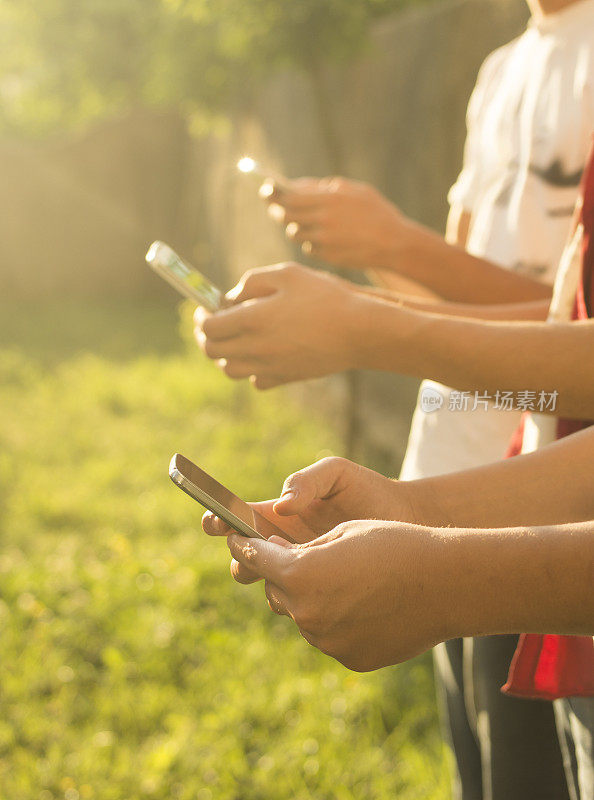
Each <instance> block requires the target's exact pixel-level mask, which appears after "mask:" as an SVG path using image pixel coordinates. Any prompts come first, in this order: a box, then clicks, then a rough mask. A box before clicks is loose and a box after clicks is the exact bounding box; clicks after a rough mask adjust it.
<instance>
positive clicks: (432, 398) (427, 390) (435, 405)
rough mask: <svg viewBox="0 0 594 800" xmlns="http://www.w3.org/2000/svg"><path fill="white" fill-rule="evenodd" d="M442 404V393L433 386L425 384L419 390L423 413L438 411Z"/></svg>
mask: <svg viewBox="0 0 594 800" xmlns="http://www.w3.org/2000/svg"><path fill="white" fill-rule="evenodd" d="M442 406H443V395H442V393H441V392H439V391H438V390H437V389H434V388H433V386H425V387H424V388H423V389H422V390H421V410H422V411H423V412H424V413H425V414H430V413H431V412H432V411H439V409H440V408H441V407H442Z"/></svg>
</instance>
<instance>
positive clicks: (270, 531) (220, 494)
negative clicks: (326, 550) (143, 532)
mask: <svg viewBox="0 0 594 800" xmlns="http://www.w3.org/2000/svg"><path fill="white" fill-rule="evenodd" d="M169 477H170V478H171V480H172V481H173V482H174V483H175V485H176V486H178V487H179V488H180V489H181V490H182V491H184V492H185V493H186V494H189V495H190V497H192V498H193V499H194V500H197V501H198V502H199V503H200V504H201V505H203V506H204V507H205V508H207V509H208V510H209V511H212V512H213V514H216V515H217V517H220V518H221V519H222V520H224V521H225V522H226V523H227V525H229V526H230V527H231V528H233V529H234V530H236V531H237V533H240V534H241V535H242V536H247V537H248V538H254V537H255V538H257V539H268V538H269V537H270V536H273V535H276V536H281V537H282V538H283V539H286V540H287V541H289V542H294V541H295V540H294V539H293V538H292V537H291V536H289V535H288V534H287V533H285V531H283V530H281V529H280V528H278V527H277V526H276V525H275V524H274V523H272V522H270V521H269V520H267V519H266V518H265V517H263V516H262V514H258V512H257V511H254V509H253V508H252V507H251V506H249V505H248V504H247V503H246V502H244V501H243V500H241V499H240V498H239V497H237V495H236V494H233V492H232V491H231V490H230V489H227V488H226V487H225V486H223V485H222V484H220V483H219V482H218V481H216V480H215V479H214V478H212V477H211V476H210V475H209V474H208V473H207V472H204V470H203V469H200V467H198V466H196V464H194V463H192V462H191V461H190V459H189V458H186V457H185V456H182V455H180V454H179V453H176V454H175V455H174V456H173V458H172V459H171V462H170V464H169Z"/></svg>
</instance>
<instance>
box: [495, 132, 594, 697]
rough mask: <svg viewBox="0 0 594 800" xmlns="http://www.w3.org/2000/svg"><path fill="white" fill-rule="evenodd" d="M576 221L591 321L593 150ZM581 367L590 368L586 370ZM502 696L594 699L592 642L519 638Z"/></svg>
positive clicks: (578, 312)
mask: <svg viewBox="0 0 594 800" xmlns="http://www.w3.org/2000/svg"><path fill="white" fill-rule="evenodd" d="M581 199H582V208H581V212H580V215H579V219H578V221H581V222H582V224H583V226H584V235H583V240H582V254H581V256H582V270H581V279H580V283H579V287H578V291H577V296H576V301H575V307H574V312H573V318H574V319H588V318H590V317H592V315H593V314H592V311H593V309H594V146H593V148H592V150H591V152H590V158H589V160H588V163H587V165H586V170H585V172H584V177H583V180H582V187H581ZM585 368H588V369H589V365H588V366H587V367H585ZM590 424H592V423H591V422H580V421H577V420H563V419H561V420H559V423H558V426H557V438H561V437H563V436H567V435H569V434H570V433H575V432H576V431H578V430H580V429H582V428H585V427H587V426H588V425H590ZM522 433H523V425H521V426H520V428H519V429H518V431H516V433H515V434H514V437H513V439H512V442H511V443H510V448H509V451H508V453H507V455H508V456H514V455H518V453H520V452H521V448H522ZM502 691H503V692H505V693H506V694H511V695H516V696H518V697H535V698H541V699H544V700H556V699H558V698H560V697H594V640H593V639H592V637H591V636H556V635H552V634H545V635H540V634H529V633H523V634H521V636H520V639H519V641H518V647H517V649H516V652H515V655H514V657H513V659H512V663H511V666H510V670H509V676H508V679H507V683H506V684H505V686H503V688H502Z"/></svg>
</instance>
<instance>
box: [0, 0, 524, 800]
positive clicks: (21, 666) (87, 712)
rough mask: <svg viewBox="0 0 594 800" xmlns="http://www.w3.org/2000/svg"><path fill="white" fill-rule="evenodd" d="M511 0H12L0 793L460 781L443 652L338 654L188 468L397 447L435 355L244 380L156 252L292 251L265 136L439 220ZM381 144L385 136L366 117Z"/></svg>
mask: <svg viewBox="0 0 594 800" xmlns="http://www.w3.org/2000/svg"><path fill="white" fill-rule="evenodd" d="M524 19H525V12H524V10H523V5H522V4H521V2H520V0H440V2H439V3H438V2H433V3H429V2H428V3H420V2H415V1H414V0H409V1H407V0H357V2H352V0H302V2H299V3H294V2H290V0H216V2H214V0H44V2H43V3H39V2H37V1H36V0H3V2H2V3H1V4H0V176H1V177H0V180H1V181H2V188H3V192H2V199H1V200H0V212H1V213H0V297H1V300H0V535H1V537H2V538H1V546H0V798H2V800H4V798H6V800H58V798H64V800H85V799H86V798H100V800H136V798H157V799H158V800H165V799H166V798H167V800H169V798H172V799H173V800H175V799H176V798H183V800H186V799H187V800H190V798H191V800H261V799H263V798H266V799H267V800H268V798H270V799H271V800H277V798H278V800H289V798H290V799H291V800H305V798H308V800H313V798H315V800H324V798H328V800H330V798H339V800H360V799H361V798H370V797H373V798H380V799H381V800H383V799H384V798H386V799H387V798H392V797H399V798H402V799H403V800H413V798H428V800H442V799H445V798H447V797H448V796H449V795H448V788H447V786H448V781H447V775H446V764H445V756H444V752H443V748H442V745H441V743H440V739H439V735H438V731H437V722H436V711H435V703H434V696H433V686H432V680H431V672H430V666H429V661H428V659H427V658H422V659H419V660H417V661H415V662H413V663H411V664H408V665H403V666H401V667H399V668H398V669H392V670H383V671H381V672H379V673H376V674H371V675H364V676H361V675H355V674H351V673H348V672H347V671H346V670H345V669H343V668H342V667H340V666H339V665H337V664H336V663H335V662H333V661H331V660H330V659H328V658H326V657H324V656H322V655H321V654H319V653H317V652H316V651H314V650H313V649H312V648H310V647H308V646H307V645H306V644H305V642H304V641H302V640H301V639H300V638H299V636H298V635H297V634H296V632H295V630H294V629H293V628H292V627H291V625H290V624H289V623H288V621H287V620H286V619H278V618H276V617H274V616H273V615H272V614H270V612H269V611H268V609H267V607H266V605H265V603H264V600H263V595H262V591H261V588H260V587H240V586H238V585H236V584H234V583H233V582H232V581H231V580H230V578H229V576H228V574H227V562H228V555H227V551H226V548H225V547H224V544H222V543H221V542H213V541H210V540H206V537H204V536H203V535H202V534H201V532H200V524H199V520H200V515H201V511H200V508H199V507H198V506H197V505H196V504H192V503H191V502H190V500H189V499H188V498H186V497H184V496H183V495H181V494H180V493H179V492H178V491H177V490H176V489H175V488H174V487H173V486H172V485H171V484H170V483H169V481H168V478H167V465H168V461H169V457H170V456H171V454H172V452H174V451H175V450H180V451H181V452H184V453H186V454H187V455H188V456H190V457H192V458H193V459H194V460H196V461H198V462H199V463H200V464H201V465H202V466H204V467H205V468H206V469H208V470H210V471H212V472H213V473H214V474H215V475H216V476H217V477H218V478H219V479H221V480H222V481H223V482H225V483H227V484H228V485H229V486H230V487H231V488H232V489H234V490H235V491H236V492H237V493H239V494H241V495H242V496H244V497H246V498H247V499H261V498H264V497H271V496H274V495H275V494H277V492H278V489H279V487H280V485H281V483H282V480H283V479H284V478H285V477H286V475H287V474H289V473H290V472H291V471H293V470H295V469H298V468H300V467H302V466H304V465H305V464H308V463H310V462H312V461H313V460H315V459H316V458H318V457H320V456H321V455H324V454H327V453H329V452H333V453H338V454H342V453H344V452H345V446H346V444H348V446H349V452H351V454H352V453H353V452H354V453H356V455H357V456H358V458H359V459H360V460H362V461H364V462H365V463H367V464H368V465H370V466H373V467H375V468H380V469H382V470H384V471H385V472H386V473H387V474H392V475H393V474H395V473H396V472H397V469H398V463H399V459H400V456H401V454H402V449H403V445H404V442H405V437H406V431H407V426H408V416H409V413H410V407H411V403H412V400H413V397H414V392H415V384H414V382H411V381H405V380H402V379H399V378H397V377H395V376H391V377H388V376H378V375H361V376H359V377H358V378H357V380H356V381H353V379H352V378H350V379H348V380H346V381H345V380H344V379H343V378H340V377H338V378H332V379H328V380H324V381H316V382H314V383H313V384H311V385H307V386H305V387H301V388H299V389H296V390H291V391H286V390H276V391H274V392H272V393H269V394H266V395H258V394H255V393H254V392H253V391H252V390H251V389H250V388H249V387H248V386H247V385H243V384H233V383H231V382H230V381H228V380H226V379H225V378H224V377H223V376H222V375H220V374H219V373H218V372H217V371H216V370H215V369H214V368H213V367H212V366H211V365H210V364H208V363H205V361H204V360H203V359H202V358H201V357H200V356H199V354H198V352H197V350H196V349H195V348H194V346H193V345H192V343H191V341H190V324H189V313H190V311H191V309H188V308H187V307H186V306H181V307H178V303H177V299H176V297H175V296H174V294H173V292H172V291H171V290H169V289H168V287H167V286H165V285H164V284H162V282H160V281H159V279H158V278H156V277H155V276H154V275H152V274H151V273H150V271H149V270H148V269H147V268H146V266H145V265H144V263H143V255H144V252H145V251H146V247H147V245H148V244H149V243H150V241H151V240H153V239H155V238H161V239H164V240H166V241H168V242H169V243H170V244H171V245H173V246H174V247H175V248H176V249H179V250H180V251H181V252H182V253H183V254H185V255H186V256H188V257H189V258H190V259H191V260H192V261H194V262H195V263H196V264H197V265H198V266H199V267H200V268H201V269H202V270H204V271H205V272H206V273H207V274H209V275H210V276H211V277H212V278H213V279H215V280H216V281H217V282H218V283H219V284H220V285H221V286H223V287H224V288H229V287H230V286H231V285H232V284H233V282H234V281H235V280H236V278H237V277H238V276H239V275H240V274H241V272H242V271H243V270H244V269H245V268H246V267H251V266H255V265H257V264H261V263H267V262H268V263H271V262H274V261H280V260H283V259H286V258H287V257H291V256H292V255H295V254H294V253H292V252H291V250H290V249H289V248H288V246H287V245H286V243H285V242H284V240H283V239H282V238H281V236H280V234H279V233H278V231H277V230H276V229H275V228H274V227H273V226H272V224H271V223H270V221H269V220H268V219H267V217H266V214H265V211H264V209H263V208H262V207H261V206H260V204H259V202H258V200H257V197H256V189H257V185H256V184H255V183H254V182H250V179H249V178H245V177H241V176H239V175H238V174H237V173H236V171H235V169H234V165H235V163H236V161H237V159H238V158H239V157H240V156H242V155H245V154H250V155H254V156H255V157H257V158H258V159H259V160H261V161H262V162H263V163H265V164H267V165H270V167H271V168H272V169H275V170H278V171H280V172H284V173H285V174H287V175H289V176H297V175H300V174H318V175H323V174H329V173H335V172H341V173H344V174H346V175H348V176H350V177H355V178H360V179H365V180H370V181H372V182H373V183H375V184H376V185H377V186H379V188H380V189H382V190H383V191H384V192H386V193H387V194H388V196H390V197H391V198H392V199H393V200H394V201H396V202H397V203H399V205H400V206H401V207H402V208H403V209H404V210H405V211H406V212H407V213H409V214H412V215H413V216H415V217H416V218H418V219H420V220H422V221H424V222H426V223H427V224H430V225H433V226H434V227H435V228H437V229H439V228H440V226H441V225H442V223H443V219H444V215H445V208H446V207H445V193H446V190H447V187H448V185H449V183H450V182H451V180H452V179H453V178H454V176H455V174H456V171H457V169H458V167H459V163H460V152H461V146H462V142H463V138H464V108H465V104H466V101H467V98H468V93H469V91H470V89H471V87H472V83H473V80H474V76H475V73H476V69H477V68H478V65H479V64H480V61H481V59H482V58H483V56H484V55H485V54H486V53H487V52H488V51H489V50H490V49H492V48H493V47H494V46H495V45H497V44H499V43H500V42H502V41H504V40H505V39H507V38H510V36H511V35H513V33H514V32H515V31H516V30H518V29H519V28H520V27H521V25H522V23H523V21H524ZM370 143H372V146H370Z"/></svg>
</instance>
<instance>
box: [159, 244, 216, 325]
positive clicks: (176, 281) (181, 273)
mask: <svg viewBox="0 0 594 800" xmlns="http://www.w3.org/2000/svg"><path fill="white" fill-rule="evenodd" d="M146 262H147V264H149V265H150V266H151V267H152V268H153V269H154V270H155V272H156V273H157V275H160V276H161V277H162V278H163V279H164V280H166V281H167V283H169V284H171V286H173V288H174V289H177V291H178V292H179V293H180V294H181V295H183V296H184V297H188V298H190V300H193V301H194V302H195V303H197V305H199V306H202V307H203V308H205V309H206V310H207V311H210V312H212V313H214V312H215V311H218V310H219V308H220V307H221V300H222V298H223V293H222V292H221V290H220V289H217V287H216V286H215V285H214V284H213V283H211V282H210V281H209V280H208V278H205V277H204V275H202V273H200V272H198V270H197V269H195V268H194V267H192V266H190V265H189V264H188V263H186V262H185V261H184V260H183V258H180V256H178V254H177V253H176V252H175V251H174V250H172V249H171V247H169V245H168V244H165V243H164V242H153V243H152V245H151V246H150V247H149V250H148V253H147V254H146Z"/></svg>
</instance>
